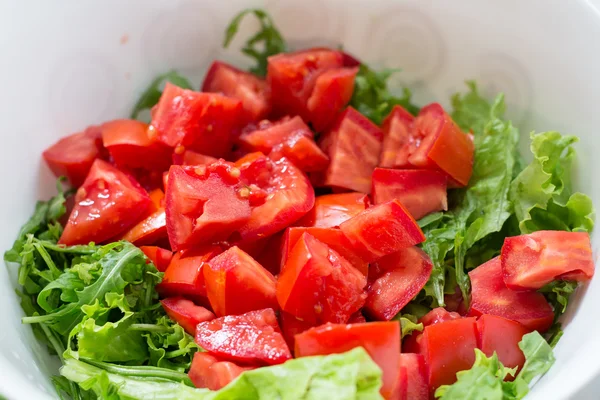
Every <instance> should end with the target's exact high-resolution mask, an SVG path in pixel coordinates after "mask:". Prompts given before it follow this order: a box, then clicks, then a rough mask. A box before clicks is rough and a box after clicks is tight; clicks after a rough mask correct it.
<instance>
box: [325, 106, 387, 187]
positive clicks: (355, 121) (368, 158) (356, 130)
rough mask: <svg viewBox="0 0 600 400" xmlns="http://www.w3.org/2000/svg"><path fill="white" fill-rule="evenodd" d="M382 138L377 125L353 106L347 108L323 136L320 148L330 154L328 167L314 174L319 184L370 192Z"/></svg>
mask: <svg viewBox="0 0 600 400" xmlns="http://www.w3.org/2000/svg"><path fill="white" fill-rule="evenodd" d="M382 140H383V133H382V132H381V130H380V129H379V128H378V127H377V125H375V124H373V123H372V122H371V121H370V120H369V119H368V118H367V117H365V116H364V115H362V114H361V113H359V112H358V111H356V110H355V109H354V108H352V107H348V108H346V110H345V111H344V112H343V113H342V114H340V115H339V117H338V119H337V121H336V122H335V124H334V125H333V128H332V129H331V130H330V131H329V132H327V133H326V134H325V135H324V136H323V138H322V139H321V142H320V145H321V149H323V151H324V152H325V153H326V154H327V155H328V156H329V167H328V168H327V170H326V171H325V172H323V173H320V174H318V175H315V177H314V179H315V181H316V182H318V183H319V186H331V187H335V188H341V189H348V190H354V191H357V192H363V193H369V192H370V191H371V174H372V173H373V169H375V167H376V166H377V163H378V162H379V153H380V151H381V141H382Z"/></svg>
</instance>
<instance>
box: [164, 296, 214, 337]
mask: <svg viewBox="0 0 600 400" xmlns="http://www.w3.org/2000/svg"><path fill="white" fill-rule="evenodd" d="M160 303H161V304H162V306H163V308H164V309H165V312H166V313H167V315H168V316H169V318H171V319H172V320H173V321H175V322H177V323H178V324H179V325H181V326H182V328H183V329H185V331H186V332H187V333H189V334H190V335H195V334H196V326H197V325H198V324H199V323H200V322H205V321H210V320H213V319H215V314H213V313H212V312H210V311H208V310H207V309H206V308H204V307H200V306H197V305H195V304H194V303H193V302H192V301H191V300H187V299H184V298H183V297H169V298H166V299H164V300H161V301H160Z"/></svg>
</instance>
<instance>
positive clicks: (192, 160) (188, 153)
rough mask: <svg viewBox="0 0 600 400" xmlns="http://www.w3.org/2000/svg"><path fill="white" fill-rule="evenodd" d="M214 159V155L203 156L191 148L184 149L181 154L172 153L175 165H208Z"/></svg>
mask: <svg viewBox="0 0 600 400" xmlns="http://www.w3.org/2000/svg"><path fill="white" fill-rule="evenodd" d="M215 161H217V159H216V158H214V157H211V156H205V155H204V154H200V153H197V152H195V151H192V150H185V151H184V152H183V153H181V154H177V153H173V164H175V165H208V164H212V163H214V162H215ZM165 187H166V185H165Z"/></svg>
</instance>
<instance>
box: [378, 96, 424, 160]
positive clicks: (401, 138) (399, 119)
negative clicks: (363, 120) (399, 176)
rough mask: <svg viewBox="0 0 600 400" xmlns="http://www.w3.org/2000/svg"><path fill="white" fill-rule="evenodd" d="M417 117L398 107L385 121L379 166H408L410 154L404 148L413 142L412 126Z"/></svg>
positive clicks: (382, 128)
mask: <svg viewBox="0 0 600 400" xmlns="http://www.w3.org/2000/svg"><path fill="white" fill-rule="evenodd" d="M414 120H415V117H413V116H412V114H411V113H409V112H408V111H406V110H405V109H404V108H403V107H402V106H399V105H396V106H394V108H392V111H391V112H390V114H389V115H388V116H387V117H386V118H385V119H384V120H383V123H382V124H381V130H382V131H383V144H382V147H381V154H380V156H379V166H380V167H384V168H395V167H402V166H406V164H407V163H408V152H407V148H406V147H405V146H404V145H406V144H407V143H409V142H410V140H411V131H412V125H413V122H414Z"/></svg>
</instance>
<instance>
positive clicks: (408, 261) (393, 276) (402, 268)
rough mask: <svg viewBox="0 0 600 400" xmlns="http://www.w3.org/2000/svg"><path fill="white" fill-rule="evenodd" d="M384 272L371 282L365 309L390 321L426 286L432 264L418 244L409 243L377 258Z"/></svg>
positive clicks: (372, 315)
mask: <svg viewBox="0 0 600 400" xmlns="http://www.w3.org/2000/svg"><path fill="white" fill-rule="evenodd" d="M375 268H377V269H379V270H380V271H381V272H382V273H381V275H379V276H378V277H376V279H375V280H374V281H373V282H372V283H371V285H370V286H369V290H368V292H367V302H366V303H365V310H366V311H367V313H368V314H369V315H370V316H371V317H372V318H375V319H379V320H386V321H389V320H390V319H392V318H393V317H394V316H395V315H396V314H398V313H399V312H400V310H401V309H402V308H404V306H405V305H407V304H408V302H409V301H411V300H412V299H413V298H414V297H415V296H416V295H417V294H418V293H419V291H420V290H421V289H423V287H424V286H425V284H426V283H427V281H428V280H429V276H430V275H431V270H432V269H433V264H432V263H431V260H430V259H429V256H428V255H427V254H426V253H425V252H424V251H423V250H421V249H419V248H418V247H408V248H406V249H402V250H400V251H398V252H396V253H392V254H390V255H387V256H385V257H382V258H381V259H379V260H377V266H376V267H375Z"/></svg>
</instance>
